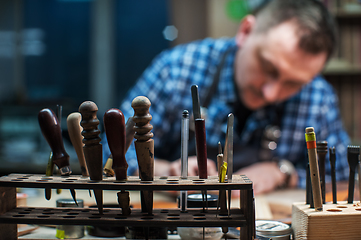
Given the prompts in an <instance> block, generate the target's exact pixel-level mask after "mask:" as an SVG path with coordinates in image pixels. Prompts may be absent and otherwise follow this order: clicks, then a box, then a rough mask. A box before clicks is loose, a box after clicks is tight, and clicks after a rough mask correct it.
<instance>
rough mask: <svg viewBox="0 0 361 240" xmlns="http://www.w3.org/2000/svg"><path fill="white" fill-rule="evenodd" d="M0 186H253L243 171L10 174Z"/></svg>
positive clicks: (159, 187) (214, 187)
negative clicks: (124, 176)
mask: <svg viewBox="0 0 361 240" xmlns="http://www.w3.org/2000/svg"><path fill="white" fill-rule="evenodd" d="M0 186H4V187H24V188H53V189H54V188H61V189H66V188H73V189H103V190H144V189H145V188H146V189H147V190H164V191H169V190H175V191H178V190H203V189H204V190H219V189H234V190H237V189H239V190H252V182H251V181H250V180H249V178H247V177H246V176H245V175H233V180H232V182H231V183H228V182H226V183H219V182H218V177H217V176H210V177H208V179H199V178H198V177H188V178H187V179H182V178H181V177H179V176H174V177H154V180H153V181H141V180H140V179H139V178H138V177H135V176H130V177H128V180H126V181H117V180H116V179H115V178H114V177H108V178H107V177H104V178H103V180H101V181H93V180H90V179H89V177H83V176H81V175H70V176H45V175H41V174H10V175H8V176H3V177H1V178H0Z"/></svg>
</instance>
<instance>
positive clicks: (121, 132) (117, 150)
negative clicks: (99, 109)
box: [103, 108, 128, 180]
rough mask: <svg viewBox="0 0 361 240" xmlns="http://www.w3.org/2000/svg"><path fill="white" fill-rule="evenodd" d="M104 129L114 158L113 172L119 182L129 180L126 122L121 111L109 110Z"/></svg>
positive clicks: (106, 113) (104, 119) (105, 117)
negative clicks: (126, 158)
mask: <svg viewBox="0 0 361 240" xmlns="http://www.w3.org/2000/svg"><path fill="white" fill-rule="evenodd" d="M103 121H104V129H105V134H106V135H107V138H108V145H109V149H110V152H111V153H112V156H113V167H112V168H113V170H114V172H115V176H116V179H117V180H123V179H127V169H128V163H127V161H126V160H125V152H126V151H125V121H124V115H123V113H122V112H121V111H120V110H119V109H115V108H112V109H109V110H108V111H106V112H105V114H104V118H103Z"/></svg>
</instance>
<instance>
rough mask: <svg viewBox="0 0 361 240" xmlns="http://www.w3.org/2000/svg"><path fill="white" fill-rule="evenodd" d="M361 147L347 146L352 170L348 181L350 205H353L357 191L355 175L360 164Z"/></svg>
mask: <svg viewBox="0 0 361 240" xmlns="http://www.w3.org/2000/svg"><path fill="white" fill-rule="evenodd" d="M359 156H360V146H347V161H348V166H349V168H350V175H349V179H348V199H347V202H348V203H353V194H354V189H355V173H356V167H357V165H358V163H359Z"/></svg>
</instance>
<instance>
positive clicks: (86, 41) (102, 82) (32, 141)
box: [0, 0, 257, 175]
mask: <svg viewBox="0 0 361 240" xmlns="http://www.w3.org/2000/svg"><path fill="white" fill-rule="evenodd" d="M232 2H235V3H236V4H234V3H232ZM243 2H244V1H225V0H197V1H193V0H152V1H149V0H136V1H133V0H46V1H43V0H1V1H0V174H1V175H4V174H8V173H12V172H14V173H15V172H21V173H45V169H46V164H47V161H48V158H49V154H50V147H49V145H48V143H47V142H46V141H45V139H44V137H43V136H42V135H41V131H40V128H39V124H38V119H37V114H38V112H39V111H40V110H41V109H43V108H51V109H53V110H54V112H56V105H57V104H59V105H62V107H63V112H62V120H61V125H62V129H63V139H64V144H65V149H66V151H67V152H68V154H69V155H70V160H71V166H72V168H73V171H74V172H75V173H80V169H79V167H78V165H79V164H78V162H77V157H76V154H75V151H74V150H73V147H72V145H71V143H70V140H69V137H68V135H67V126H66V118H67V116H68V115H69V114H70V113H72V112H75V111H78V107H79V105H80V104H81V103H82V102H83V101H86V100H91V101H94V102H95V103H96V104H97V105H98V107H99V112H98V118H99V120H100V121H102V119H101V117H99V116H102V115H103V114H104V112H105V111H106V110H108V109H109V108H112V107H117V108H118V107H119V105H120V102H121V100H122V98H123V97H124V95H125V94H126V92H127V90H128V89H129V88H130V87H131V86H132V85H133V84H134V83H135V81H136V80H137V78H138V77H139V76H140V75H141V73H142V72H143V71H144V70H145V68H146V67H147V66H148V65H149V64H150V62H151V61H152V59H153V58H154V57H155V56H156V55H157V54H159V53H160V52H161V51H162V50H164V49H167V48H170V47H172V46H174V45H177V44H181V43H186V42H189V41H192V40H195V39H201V38H205V37H220V36H234V34H235V32H236V30H237V27H238V22H239V19H240V16H239V14H238V13H237V14H238V15H237V14H235V16H233V17H231V15H230V14H228V13H227V6H228V5H229V4H231V5H232V4H233V5H234V6H231V8H232V9H234V8H238V10H239V8H241V9H240V12H241V14H243V15H244V14H245V13H246V11H247V9H246V8H244V6H245V5H244V3H243ZM255 2H257V1H255ZM237 12H238V11H237ZM225 25H226V26H227V27H226V28H224V27H223V26H225ZM99 128H100V129H101V131H103V129H102V124H100V125H99Z"/></svg>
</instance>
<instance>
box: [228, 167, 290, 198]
mask: <svg viewBox="0 0 361 240" xmlns="http://www.w3.org/2000/svg"><path fill="white" fill-rule="evenodd" d="M235 174H237V175H242V174H244V175H246V176H247V177H248V178H249V179H250V180H251V181H252V182H253V192H254V194H255V195H256V194H260V193H266V192H270V191H272V190H274V189H276V188H277V187H278V186H280V185H281V184H282V183H284V181H285V180H286V175H285V174H284V173H282V172H281V171H280V170H279V168H278V166H277V163H276V162H258V163H255V164H252V165H250V166H248V167H245V168H242V169H240V170H239V171H237V172H236V173H235ZM236 192H239V191H236ZM238 194H239V193H238Z"/></svg>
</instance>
